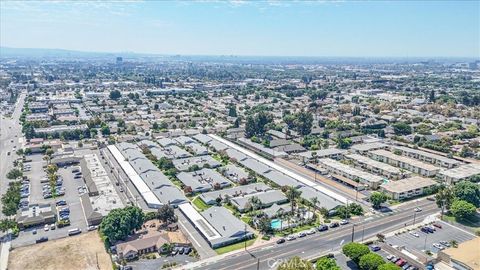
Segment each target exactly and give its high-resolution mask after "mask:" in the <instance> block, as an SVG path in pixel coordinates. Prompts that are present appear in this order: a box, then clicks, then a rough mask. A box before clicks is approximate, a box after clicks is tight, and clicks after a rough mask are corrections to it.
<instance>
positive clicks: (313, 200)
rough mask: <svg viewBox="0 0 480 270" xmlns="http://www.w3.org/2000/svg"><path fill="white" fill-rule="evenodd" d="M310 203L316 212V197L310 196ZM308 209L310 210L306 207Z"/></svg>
mask: <svg viewBox="0 0 480 270" xmlns="http://www.w3.org/2000/svg"><path fill="white" fill-rule="evenodd" d="M310 203H311V204H312V205H313V211H314V212H316V211H317V204H318V198H317V197H313V198H311V199H310ZM308 211H310V209H308ZM314 214H315V213H314Z"/></svg>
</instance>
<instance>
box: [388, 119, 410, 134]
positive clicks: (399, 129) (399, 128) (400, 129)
mask: <svg viewBox="0 0 480 270" xmlns="http://www.w3.org/2000/svg"><path fill="white" fill-rule="evenodd" d="M392 126H393V131H394V132H395V134H396V135H408V134H411V133H412V127H411V126H410V125H409V124H407V123H405V122H397V123H395V124H393V125H392Z"/></svg>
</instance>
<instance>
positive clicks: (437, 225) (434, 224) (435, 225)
mask: <svg viewBox="0 0 480 270" xmlns="http://www.w3.org/2000/svg"><path fill="white" fill-rule="evenodd" d="M433 226H434V227H437V228H439V229H441V228H442V225H441V224H438V223H433Z"/></svg>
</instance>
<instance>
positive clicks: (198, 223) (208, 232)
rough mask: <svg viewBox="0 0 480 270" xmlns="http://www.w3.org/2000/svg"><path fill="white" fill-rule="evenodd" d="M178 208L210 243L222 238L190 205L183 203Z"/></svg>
mask: <svg viewBox="0 0 480 270" xmlns="http://www.w3.org/2000/svg"><path fill="white" fill-rule="evenodd" d="M178 208H179V209H180V211H182V212H183V213H184V214H185V215H186V216H187V217H188V219H189V220H190V221H191V222H193V224H195V227H196V228H197V229H198V230H200V232H201V233H202V234H203V236H205V238H207V240H208V241H209V242H210V241H211V240H214V239H218V238H221V237H222V236H221V235H220V234H219V233H218V232H217V230H215V228H213V227H212V225H210V223H208V221H207V220H206V219H205V218H204V217H203V216H202V215H200V213H198V211H197V210H195V208H193V206H192V205H191V204H190V203H182V204H180V205H179V206H178Z"/></svg>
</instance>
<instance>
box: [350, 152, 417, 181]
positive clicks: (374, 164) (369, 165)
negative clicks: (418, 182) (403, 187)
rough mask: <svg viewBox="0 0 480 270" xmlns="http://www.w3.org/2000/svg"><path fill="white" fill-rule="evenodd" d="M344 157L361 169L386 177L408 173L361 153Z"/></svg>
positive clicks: (398, 176)
mask: <svg viewBox="0 0 480 270" xmlns="http://www.w3.org/2000/svg"><path fill="white" fill-rule="evenodd" d="M345 158H346V159H347V160H351V161H352V162H353V164H355V165H356V166H358V167H360V168H361V169H363V170H367V171H369V172H371V173H375V174H380V175H383V176H385V177H386V178H388V179H401V178H405V177H406V176H408V175H410V174H409V173H408V172H405V171H402V170H400V169H399V168H397V167H393V166H392V165H388V164H386V163H383V162H380V161H376V160H373V159H371V158H368V157H365V156H362V155H358V154H350V155H346V156H345Z"/></svg>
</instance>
